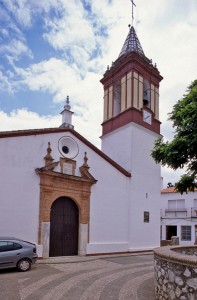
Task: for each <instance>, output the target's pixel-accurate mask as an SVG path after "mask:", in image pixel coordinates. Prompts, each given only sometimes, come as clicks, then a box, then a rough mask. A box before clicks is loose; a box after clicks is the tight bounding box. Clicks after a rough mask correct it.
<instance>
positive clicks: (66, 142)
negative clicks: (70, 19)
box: [58, 136, 79, 159]
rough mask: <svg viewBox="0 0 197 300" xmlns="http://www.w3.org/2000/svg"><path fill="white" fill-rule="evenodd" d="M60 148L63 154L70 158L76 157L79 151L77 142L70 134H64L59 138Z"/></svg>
mask: <svg viewBox="0 0 197 300" xmlns="http://www.w3.org/2000/svg"><path fill="white" fill-rule="evenodd" d="M58 149H59V152H60V153H61V155H62V156H63V157H66V158H68V159H73V158H75V157H76V156H77V155H78V153H79V146H78V144H77V142H76V141H75V140H74V139H73V138H71V137H69V136H63V137H61V138H60V139H59V142H58Z"/></svg>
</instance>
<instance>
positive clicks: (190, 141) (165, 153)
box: [151, 80, 197, 194]
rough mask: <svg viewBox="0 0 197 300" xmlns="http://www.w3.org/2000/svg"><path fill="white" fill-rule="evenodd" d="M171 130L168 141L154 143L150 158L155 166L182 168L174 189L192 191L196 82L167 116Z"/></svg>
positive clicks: (196, 173)
mask: <svg viewBox="0 0 197 300" xmlns="http://www.w3.org/2000/svg"><path fill="white" fill-rule="evenodd" d="M169 116H170V117H169V120H171V121H172V124H173V127H174V128H175V135H174V138H173V140H172V141H171V142H164V140H163V138H159V139H158V140H156V142H155V145H154V148H153V150H152V153H151V154H152V157H153V158H154V160H155V161H156V162H157V163H161V165H163V166H165V165H167V166H169V167H171V168H172V169H174V170H177V169H178V168H183V167H186V174H184V175H183V176H182V177H181V178H180V180H179V181H178V182H177V183H176V184H175V187H176V190H177V191H179V192H180V193H181V194H182V193H183V192H188V191H194V189H195V188H197V182H196V180H197V80H195V81H194V82H192V83H191V85H190V86H189V87H188V90H187V93H186V94H185V95H184V96H183V98H182V99H180V100H179V101H178V102H177V103H176V104H175V105H174V107H173V110H172V112H171V113H170V114H169Z"/></svg>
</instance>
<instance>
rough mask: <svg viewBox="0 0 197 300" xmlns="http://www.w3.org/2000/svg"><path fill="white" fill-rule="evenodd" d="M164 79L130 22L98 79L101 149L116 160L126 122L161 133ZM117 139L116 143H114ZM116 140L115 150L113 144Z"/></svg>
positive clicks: (122, 162)
mask: <svg viewBox="0 0 197 300" xmlns="http://www.w3.org/2000/svg"><path fill="white" fill-rule="evenodd" d="M162 79H163V77H162V76H161V75H160V73H159V71H158V69H157V66H156V64H154V65H153V63H152V60H151V59H148V58H147V57H146V56H145V54H144V51H143V49H142V46H141V44H140V41H139V39H138V37H137V34H136V32H135V29H134V27H133V26H130V25H129V33H128V35H127V38H126V40H125V42H124V45H123V47H122V49H121V51H120V54H119V57H118V58H117V59H116V61H115V62H113V63H112V65H111V67H108V68H107V70H106V72H105V74H104V76H103V78H102V79H101V83H102V84H103V87H104V113H103V123H102V127H103V130H102V137H101V139H102V151H104V152H105V153H106V154H108V155H110V156H111V157H112V158H113V159H115V160H116V161H117V162H119V163H121V164H123V166H124V167H126V166H127V163H126V162H125V161H123V159H120V157H119V155H118V147H119V145H118V140H119V141H120V139H119V135H121V131H124V128H125V127H128V126H129V125H131V126H132V125H133V126H134V125H136V126H138V128H141V130H143V129H147V130H148V131H149V132H152V133H153V134H154V135H155V134H156V135H157V134H160V121H159V83H160V81H161V80H162ZM116 140H117V143H116ZM112 144H114V146H115V144H116V150H114V149H113V148H112Z"/></svg>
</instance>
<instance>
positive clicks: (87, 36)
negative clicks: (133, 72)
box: [0, 0, 197, 184]
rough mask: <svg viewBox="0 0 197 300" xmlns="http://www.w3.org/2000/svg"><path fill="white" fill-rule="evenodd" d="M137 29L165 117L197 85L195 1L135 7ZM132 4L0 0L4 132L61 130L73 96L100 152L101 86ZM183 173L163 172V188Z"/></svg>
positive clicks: (140, 2)
mask: <svg viewBox="0 0 197 300" xmlns="http://www.w3.org/2000/svg"><path fill="white" fill-rule="evenodd" d="M134 2H135V4H136V7H134V22H133V25H134V28H135V30H136V33H137V35H138V38H139V40H140V43H141V45H142V48H143V50H144V53H145V55H146V56H147V57H148V58H149V59H152V61H153V63H156V64H157V68H158V69H159V71H160V73H161V75H162V76H163V77H164V79H163V81H162V82H161V85H160V120H161V122H162V126H161V133H162V135H163V136H164V138H165V139H166V140H170V139H172V137H173V133H174V128H172V124H171V123H170V122H169V121H168V113H169V112H171V110H172V108H173V105H174V104H175V103H176V102H177V101H178V100H179V99H180V98H181V97H182V96H183V94H184V93H185V91H186V90H187V87H188V85H189V84H190V83H191V82H192V81H193V80H194V79H196V78H197V76H196V73H197V55H196V53H197V38H196V37H197V1H196V0H146V1H145V0H135V1H134ZM131 12H132V5H131V1H130V0H42V1H40V0H0V131H7V130H8V131H9V130H20V129H32V128H47V127H58V126H60V125H61V115H60V112H61V111H62V109H63V106H64V105H65V101H66V97H67V95H69V97H70V104H71V107H72V108H71V110H72V111H73V112H74V116H73V125H74V127H75V130H76V131H78V132H79V133H80V134H82V135H84V137H86V138H87V139H88V140H89V141H91V142H92V143H93V144H95V145H96V146H97V147H100V139H99V137H100V136H101V125H100V124H101V123H102V120H103V87H102V84H101V83H100V79H101V78H102V76H103V74H104V73H105V71H106V69H107V66H108V65H111V63H112V61H115V60H116V59H117V58H118V55H119V53H120V50H121V48H122V46H123V43H124V41H125V39H126V37H127V34H128V30H129V28H128V24H131V22H132V14H131ZM180 174H181V171H179V170H178V171H176V172H174V171H172V170H171V169H169V168H166V167H165V168H162V176H163V177H164V182H165V184H166V182H172V183H174V182H175V181H176V180H177V178H178V176H179V175H180Z"/></svg>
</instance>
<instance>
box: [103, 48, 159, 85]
mask: <svg viewBox="0 0 197 300" xmlns="http://www.w3.org/2000/svg"><path fill="white" fill-rule="evenodd" d="M131 69H133V70H135V69H136V71H138V72H140V73H143V74H145V76H147V77H148V78H150V74H151V80H152V81H153V82H154V83H155V84H157V86H158V85H159V82H160V81H161V80H162V79H163V77H162V76H161V75H160V72H159V71H158V69H157V67H156V66H154V65H153V64H152V61H151V60H150V59H148V58H147V57H146V56H144V55H140V54H138V53H136V52H130V53H127V54H124V55H122V56H121V57H119V58H118V59H117V60H116V61H115V62H114V63H113V64H112V66H111V68H110V69H109V70H107V71H106V72H105V73H104V76H103V78H102V79H101V80H100V82H101V83H102V84H105V85H108V84H111V82H112V81H113V79H116V78H118V77H121V76H122V75H123V74H125V73H126V72H129V71H130V70H131Z"/></svg>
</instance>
